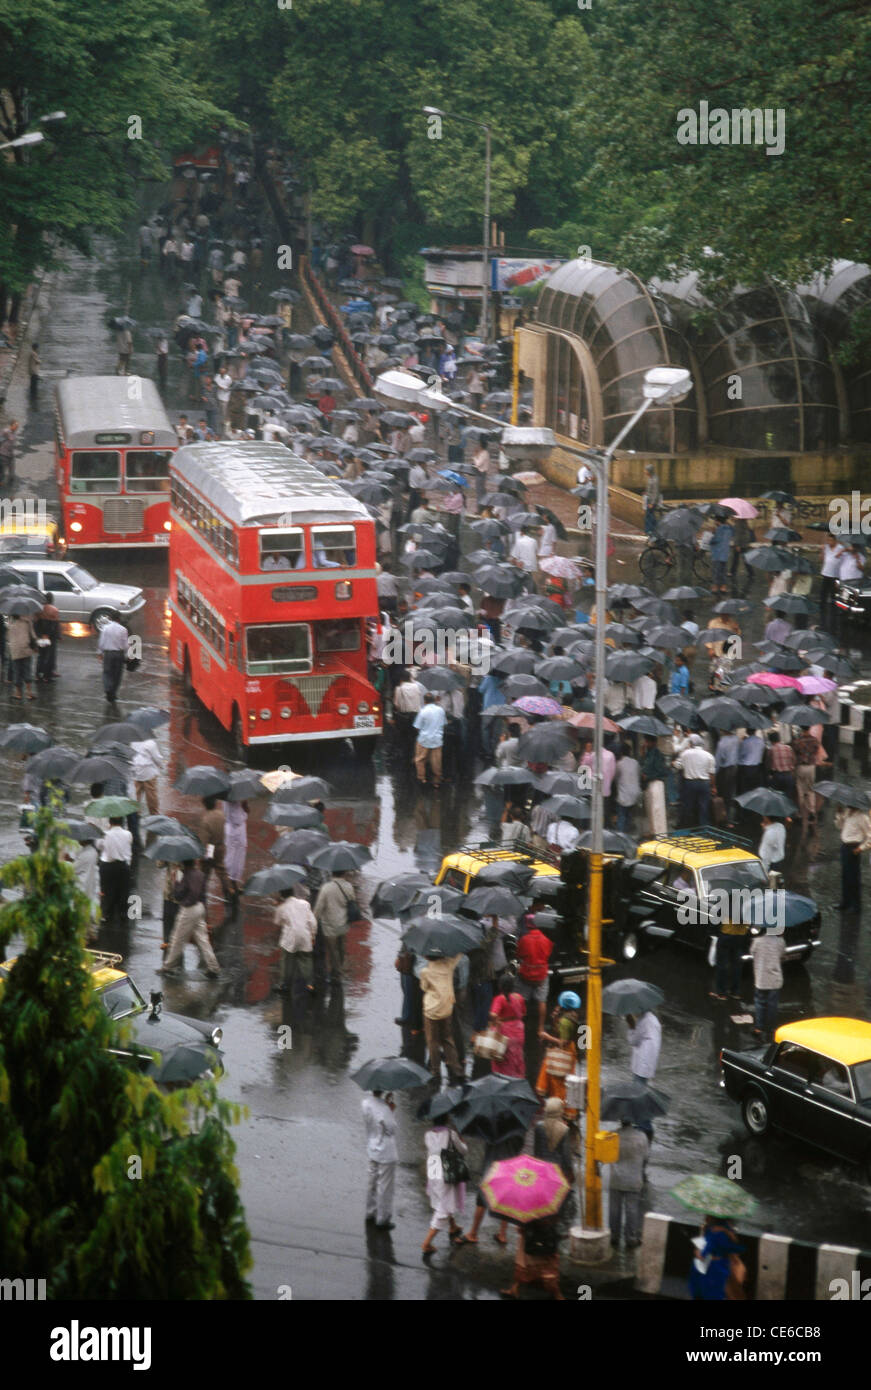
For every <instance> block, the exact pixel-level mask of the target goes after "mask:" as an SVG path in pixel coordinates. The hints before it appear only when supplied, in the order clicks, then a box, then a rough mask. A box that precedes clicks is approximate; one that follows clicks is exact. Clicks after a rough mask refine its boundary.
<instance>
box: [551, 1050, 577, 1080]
mask: <svg viewBox="0 0 871 1390" xmlns="http://www.w3.org/2000/svg"><path fill="white" fill-rule="evenodd" d="M572 1065H573V1064H572V1057H571V1053H570V1052H566V1051H565V1050H564V1049H563V1048H561V1047H549V1048H548V1049H547V1051H546V1052H545V1054H544V1069H545V1071H546V1072H547V1074H548V1076H568V1074H569V1072H570V1071H571V1070H572Z"/></svg>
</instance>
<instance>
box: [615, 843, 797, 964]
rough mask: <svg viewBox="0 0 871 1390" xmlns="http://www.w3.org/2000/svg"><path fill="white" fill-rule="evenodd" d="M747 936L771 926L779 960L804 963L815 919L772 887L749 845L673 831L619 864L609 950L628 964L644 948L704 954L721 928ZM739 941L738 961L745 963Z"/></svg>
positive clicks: (747, 956)
mask: <svg viewBox="0 0 871 1390" xmlns="http://www.w3.org/2000/svg"><path fill="white" fill-rule="evenodd" d="M733 920H734V921H739V920H740V921H741V922H742V923H744V924H745V925H747V926H749V927H750V929H751V931H752V929H753V928H754V927H756V928H758V929H762V928H766V927H771V926H774V925H776V926H778V927H779V928H780V929H782V931H783V935H784V939H785V941H786V956H785V958H786V960H788V961H791V960H807V959H808V957H809V956H810V955H811V952H812V951H813V950H814V948H815V947H816V946H818V945H819V936H820V914H819V910H818V908H817V906H816V903H815V902H814V901H813V899H812V898H807V897H804V896H803V895H802V894H799V893H792V892H789V891H788V890H786V889H783V888H779V887H777V886H774V887H772V885H771V883H770V881H769V876H768V874H767V873H766V871H765V867H764V865H763V863H762V860H761V859H760V858H759V856H758V855H757V854H756V853H755V852H754V851H753V849H752V846H751V844H750V841H748V840H745V839H742V838H741V837H740V836H738V835H732V834H729V833H727V832H726V831H722V830H717V829H714V828H713V827H711V826H700V827H698V828H696V829H690V830H674V831H670V832H668V833H667V834H663V835H657V836H654V837H653V838H651V839H648V840H643V841H642V842H641V843H640V844H639V845H638V847H637V849H636V851H635V858H634V859H629V860H626V861H624V864H623V866H622V873H621V892H620V901H619V903H616V904H615V910H614V930H615V931H616V933H617V937H618V940H617V941H616V942H615V943H614V949H615V951H616V952H617V953H618V954H619V955H620V956H622V958H623V959H624V960H632V959H634V957H635V956H636V955H637V954H638V952H639V951H640V950H641V949H642V947H643V946H645V945H646V944H654V943H655V942H662V941H671V940H673V941H676V942H678V943H680V944H682V945H686V946H690V947H693V948H694V949H696V950H701V951H707V950H708V949H709V946H710V943H711V939H712V938H713V937H715V936H716V935H717V934H718V933H719V931H720V928H721V925H722V924H723V923H724V922H729V921H733ZM750 940H751V936H750V933H749V932H748V934H747V951H746V952H745V960H747V961H749V960H750V950H749V947H750Z"/></svg>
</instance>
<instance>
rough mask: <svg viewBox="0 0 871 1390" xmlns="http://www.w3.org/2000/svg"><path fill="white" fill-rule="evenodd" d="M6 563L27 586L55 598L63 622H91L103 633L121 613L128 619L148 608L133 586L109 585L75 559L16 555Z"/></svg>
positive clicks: (142, 595)
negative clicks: (30, 558)
mask: <svg viewBox="0 0 871 1390" xmlns="http://www.w3.org/2000/svg"><path fill="white" fill-rule="evenodd" d="M7 563H8V564H9V566H10V568H11V569H14V570H15V571H16V572H17V573H18V574H20V575H21V578H22V579H23V580H24V582H25V584H32V585H33V586H34V588H36V589H41V590H42V592H43V593H46V592H48V593H51V594H53V595H54V604H55V607H56V608H57V610H58V612H59V613H60V616H61V622H64V623H90V625H91V627H92V628H93V629H94V631H95V632H100V631H101V629H102V628H104V627H105V626H106V623H107V622H108V621H109V619H110V618H111V617H112V616H113V614H115V613H118V614H120V616H121V617H122V618H129V617H130V616H131V615H132V614H133V613H138V612H139V610H140V609H141V608H144V607H145V595H144V594H143V592H142V590H141V589H135V588H134V587H133V585H132V584H106V583H104V581H103V580H102V579H96V578H95V577H94V575H92V574H91V573H90V571H89V570H86V569H83V568H82V566H81V565H77V564H76V563H75V561H73V560H47V559H46V560H36V559H34V560H28V559H23V558H19V557H18V556H16V557H15V558H14V559H13V558H10V559H9V560H8V561H7Z"/></svg>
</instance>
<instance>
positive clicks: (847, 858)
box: [835, 806, 871, 912]
mask: <svg viewBox="0 0 871 1390" xmlns="http://www.w3.org/2000/svg"><path fill="white" fill-rule="evenodd" d="M835 825H836V826H837V828H838V831H839V833H840V837H841V901H840V902H839V903H838V907H839V908H840V909H841V910H842V911H844V912H861V910H862V851H863V850H866V849H871V816H869V815H868V812H867V811H861V810H859V809H858V807H855V806H842V807H840V809H839V810H838V811H837V812H836V813H835Z"/></svg>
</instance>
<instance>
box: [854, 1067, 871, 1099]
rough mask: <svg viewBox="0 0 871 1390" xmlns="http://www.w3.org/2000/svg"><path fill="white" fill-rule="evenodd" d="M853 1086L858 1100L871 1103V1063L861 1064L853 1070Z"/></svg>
mask: <svg viewBox="0 0 871 1390" xmlns="http://www.w3.org/2000/svg"><path fill="white" fill-rule="evenodd" d="M853 1085H854V1086H855V1088H856V1099H857V1100H859V1101H871V1062H860V1063H859V1065H858V1066H856V1067H854V1068H853Z"/></svg>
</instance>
